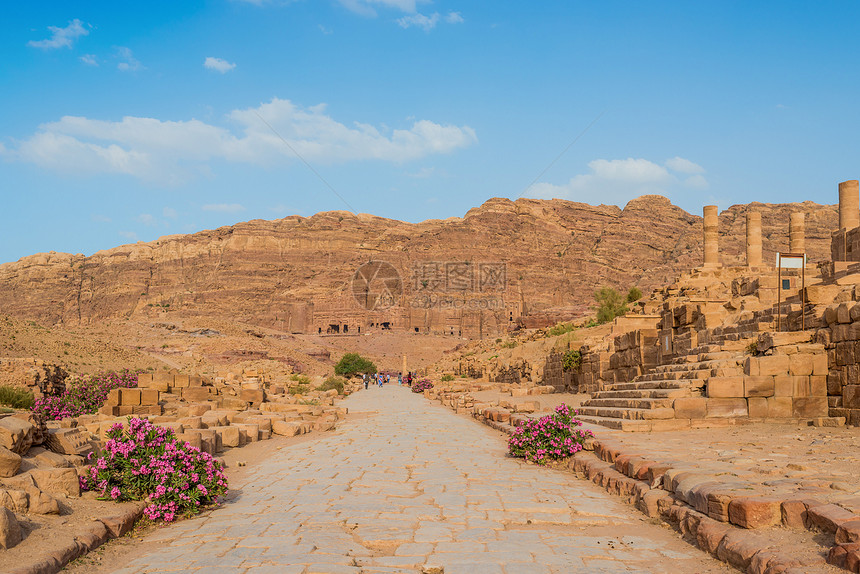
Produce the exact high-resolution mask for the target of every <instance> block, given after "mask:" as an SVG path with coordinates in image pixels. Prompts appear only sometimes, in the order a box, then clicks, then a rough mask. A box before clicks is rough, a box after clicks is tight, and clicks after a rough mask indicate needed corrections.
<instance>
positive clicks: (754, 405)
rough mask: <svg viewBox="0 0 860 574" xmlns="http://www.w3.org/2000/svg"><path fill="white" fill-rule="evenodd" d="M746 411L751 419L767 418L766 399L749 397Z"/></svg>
mask: <svg viewBox="0 0 860 574" xmlns="http://www.w3.org/2000/svg"><path fill="white" fill-rule="evenodd" d="M747 410H748V411H749V415H750V417H752V418H756V419H764V418H768V414H769V412H770V411H769V410H768V408H767V398H766V397H750V398H748V399H747Z"/></svg>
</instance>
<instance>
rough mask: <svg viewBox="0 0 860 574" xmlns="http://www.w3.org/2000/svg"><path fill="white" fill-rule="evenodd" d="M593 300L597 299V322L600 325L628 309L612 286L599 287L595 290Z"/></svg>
mask: <svg viewBox="0 0 860 574" xmlns="http://www.w3.org/2000/svg"><path fill="white" fill-rule="evenodd" d="M594 300H595V301H597V322H598V324H600V325H602V324H603V323H608V322H609V321H612V320H613V319H615V318H616V317H619V316H621V315H623V314H625V313H626V312H627V311H628V309H627V302H626V301H625V300H624V298H623V297H622V296H621V294H620V293H619V292H618V291H616V290H615V289H613V288H612V287H601V288H600V290H598V291H595V292H594Z"/></svg>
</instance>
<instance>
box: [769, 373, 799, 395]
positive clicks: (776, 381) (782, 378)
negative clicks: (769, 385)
mask: <svg viewBox="0 0 860 574" xmlns="http://www.w3.org/2000/svg"><path fill="white" fill-rule="evenodd" d="M773 396H775V397H791V396H794V377H792V376H791V375H776V376H775V377H773Z"/></svg>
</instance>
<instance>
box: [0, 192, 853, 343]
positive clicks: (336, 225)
mask: <svg viewBox="0 0 860 574" xmlns="http://www.w3.org/2000/svg"><path fill="white" fill-rule="evenodd" d="M750 209H753V210H758V211H761V212H762V229H763V248H764V260H765V263H771V262H772V261H773V260H774V253H775V252H776V251H778V250H783V251H785V250H787V247H788V219H789V213H791V212H794V211H803V212H805V213H806V245H807V252H808V254H809V255H810V258H811V260H813V261H817V260H824V259H827V258H828V255H829V245H830V232H831V231H832V230H833V229H835V228H836V226H837V221H838V215H837V209H836V206H828V205H819V204H816V203H812V202H808V201H807V202H803V203H793V204H760V203H753V204H749V205H735V206H732V207H731V208H729V209H727V210H725V211H724V212H723V213H722V214H721V215H720V249H721V255H722V260H723V263H724V264H727V265H737V264H743V259H744V247H743V246H744V237H745V217H744V215H745V213H746V212H747V211H748V210H750ZM371 260H377V261H385V262H388V263H390V264H391V265H392V266H393V267H394V269H396V270H397V273H399V274H400V277H401V278H402V288H403V294H402V297H401V298H400V300H398V301H397V305H398V306H400V307H406V306H408V305H409V304H410V303H409V302H410V301H411V299H410V297H413V296H414V295H415V293H416V291H419V290H420V289H421V287H422V285H421V284H420V283H419V279H420V278H419V277H418V276H417V275H416V271H415V269H416V265H419V266H420V265H421V264H422V263H426V262H442V263H444V262H472V263H475V264H477V263H482V262H487V263H504V265H505V270H506V275H505V277H506V283H505V284H504V290H503V291H502V292H501V295H502V297H503V299H504V301H505V304H506V307H505V308H504V309H503V310H502V311H499V310H498V309H497V310H495V311H492V312H490V315H492V316H491V317H489V318H490V319H492V321H493V323H492V328H489V327H486V325H489V323H487V322H486V321H485V318H484V315H486V314H487V312H484V311H481V312H480V313H482V315H481V317H479V318H480V319H481V325H482V327H481V331H480V333H481V334H483V335H485V336H486V335H488V334H494V333H498V332H500V331H502V330H504V329H505V328H507V326H508V325H509V324H513V323H512V322H511V321H512V320H513V314H514V309H515V310H516V313H517V314H518V315H524V316H526V317H529V316H532V317H543V320H544V321H551V320H553V319H555V318H565V317H568V316H574V315H577V314H583V313H587V312H588V311H589V308H590V305H591V304H592V303H593V301H592V294H593V292H594V290H595V289H596V288H598V287H600V286H602V285H610V286H614V287H618V288H620V289H625V290H626V289H627V288H629V287H631V286H633V285H637V286H639V287H640V288H641V289H642V290H643V291H644V292H647V291H648V290H650V289H651V288H654V287H657V286H660V285H662V284H664V283H665V282H667V281H668V280H670V279H671V278H672V277H674V276H675V275H676V274H677V273H678V272H680V271H682V270H686V269H689V268H691V267H695V266H697V265H699V264H700V263H701V260H702V218H701V217H699V216H698V215H692V214H689V213H687V212H686V211H684V210H683V209H681V208H679V207H677V206H675V205H673V204H672V203H671V202H670V201H669V200H668V199H666V198H664V197H661V196H654V195H650V196H643V197H640V198H638V199H635V200H632V201H630V202H629V203H628V204H627V205H626V206H625V207H624V208H623V209H621V208H619V207H617V206H611V205H610V206H607V205H598V206H592V205H588V204H584V203H575V202H570V201H564V200H557V199H554V200H534V199H519V200H517V201H510V200H508V199H499V198H495V199H490V200H488V201H487V202H485V203H484V204H483V205H482V206H480V207H476V208H473V209H471V210H469V212H468V213H466V214H465V216H464V217H462V218H459V217H452V218H449V219H445V220H428V221H424V222H421V223H414V224H413V223H407V222H402V221H395V220H390V219H384V218H380V217H375V216H372V215H366V214H359V215H354V214H352V213H349V212H345V211H333V212H324V213H319V214H317V215H314V216H312V217H307V218H305V217H299V216H292V217H287V218H284V219H279V220H274V221H263V220H253V221H248V222H245V223H238V224H236V225H233V226H229V227H222V228H219V229H215V230H209V231H201V232H199V233H194V234H190V235H173V236H166V237H162V238H160V239H158V240H156V241H152V242H149V243H143V242H139V243H137V244H132V245H123V246H121V247H116V248H114V249H109V250H105V251H100V252H97V253H95V254H93V255H91V256H89V257H85V256H83V255H71V254H66V253H55V252H51V253H41V254H37V255H32V256H28V257H24V258H22V259H20V260H19V261H17V262H12V263H5V264H2V265H0V313H3V314H7V315H10V316H13V317H17V318H20V319H27V320H35V321H38V322H39V323H41V324H45V325H64V326H67V327H70V326H76V325H93V324H98V323H99V322H101V321H104V320H115V319H121V318H133V319H146V318H147V316H149V315H152V316H155V313H156V312H157V311H161V310H164V309H168V308H169V309H170V311H171V313H172V314H175V315H176V316H188V317H190V316H209V317H213V318H219V319H235V320H240V321H242V322H243V323H245V324H251V325H260V326H264V327H269V328H274V329H279V330H283V331H292V332H297V333H298V332H306V333H311V332H312V333H318V332H319V333H322V332H324V331H323V327H324V326H325V324H326V323H331V321H333V320H336V319H332V317H335V316H337V315H338V314H339V313H340V314H344V315H349V316H350V317H351V319H350V320H355V321H356V322H357V324H358V325H359V327H360V326H361V325H362V321H367V322H366V323H364V325H365V328H367V326H368V325H376V326H378V325H379V324H380V323H379V319H378V318H377V319H374V317H378V316H379V315H378V311H372V312H371V311H367V310H366V309H362V308H360V306H359V305H358V304H357V303H356V301H355V299H354V298H353V296H352V291H351V283H352V280H353V276H354V275H355V272H356V269H358V268H359V267H360V266H361V265H362V264H364V263H367V262H368V261H371ZM424 285H425V286H426V282H424ZM470 289H471V290H472V291H476V290H477V288H476V287H475V285H472V287H470ZM460 295H461V294H459V293H458V294H457V297H459V296H460ZM463 297H464V300H465V295H463ZM512 305H513V306H512ZM388 312H389V313H390V310H389V311H388ZM422 312H423V313H424V314H423V315H422V318H421V319H420V321H423V322H422V323H420V324H421V325H422V329H421V330H422V331H423V332H437V333H448V332H449V329H450V332H451V333H454V328H455V327H454V323H453V322H452V321H453V320H454V319H452V317H459V319H458V320H460V321H465V319H463V317H465V313H460V314H459V315H457V313H455V312H453V311H452V312H439V313H437V314H436V315H431V314H428V312H427V311H426V310H424V311H422ZM401 316H402V317H405V319H403V321H400V319H398V321H400V324H397V325H394V326H395V328H406V329H409V330H410V331H411V330H412V326H413V325H415V331H419V328H418V325H419V322H418V321H419V319H416V311H415V309H408V310H407V311H404V312H403V313H402V314H401V315H399V316H398V317H401ZM344 321H345V320H344ZM374 321H376V323H374ZM404 323H408V325H406V324H404ZM386 326H387V325H386ZM351 332H354V329H353V331H351ZM458 334H462V335H466V334H467V333H458ZM468 334H470V335H472V336H474V334H475V332H469V333H468Z"/></svg>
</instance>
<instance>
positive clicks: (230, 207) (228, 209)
mask: <svg viewBox="0 0 860 574" xmlns="http://www.w3.org/2000/svg"><path fill="white" fill-rule="evenodd" d="M201 209H203V211H217V212H220V213H237V212H239V211H245V208H244V207H242V206H241V205H239V204H238V203H207V204H206V205H204V206H203V207H202V208H201Z"/></svg>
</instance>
